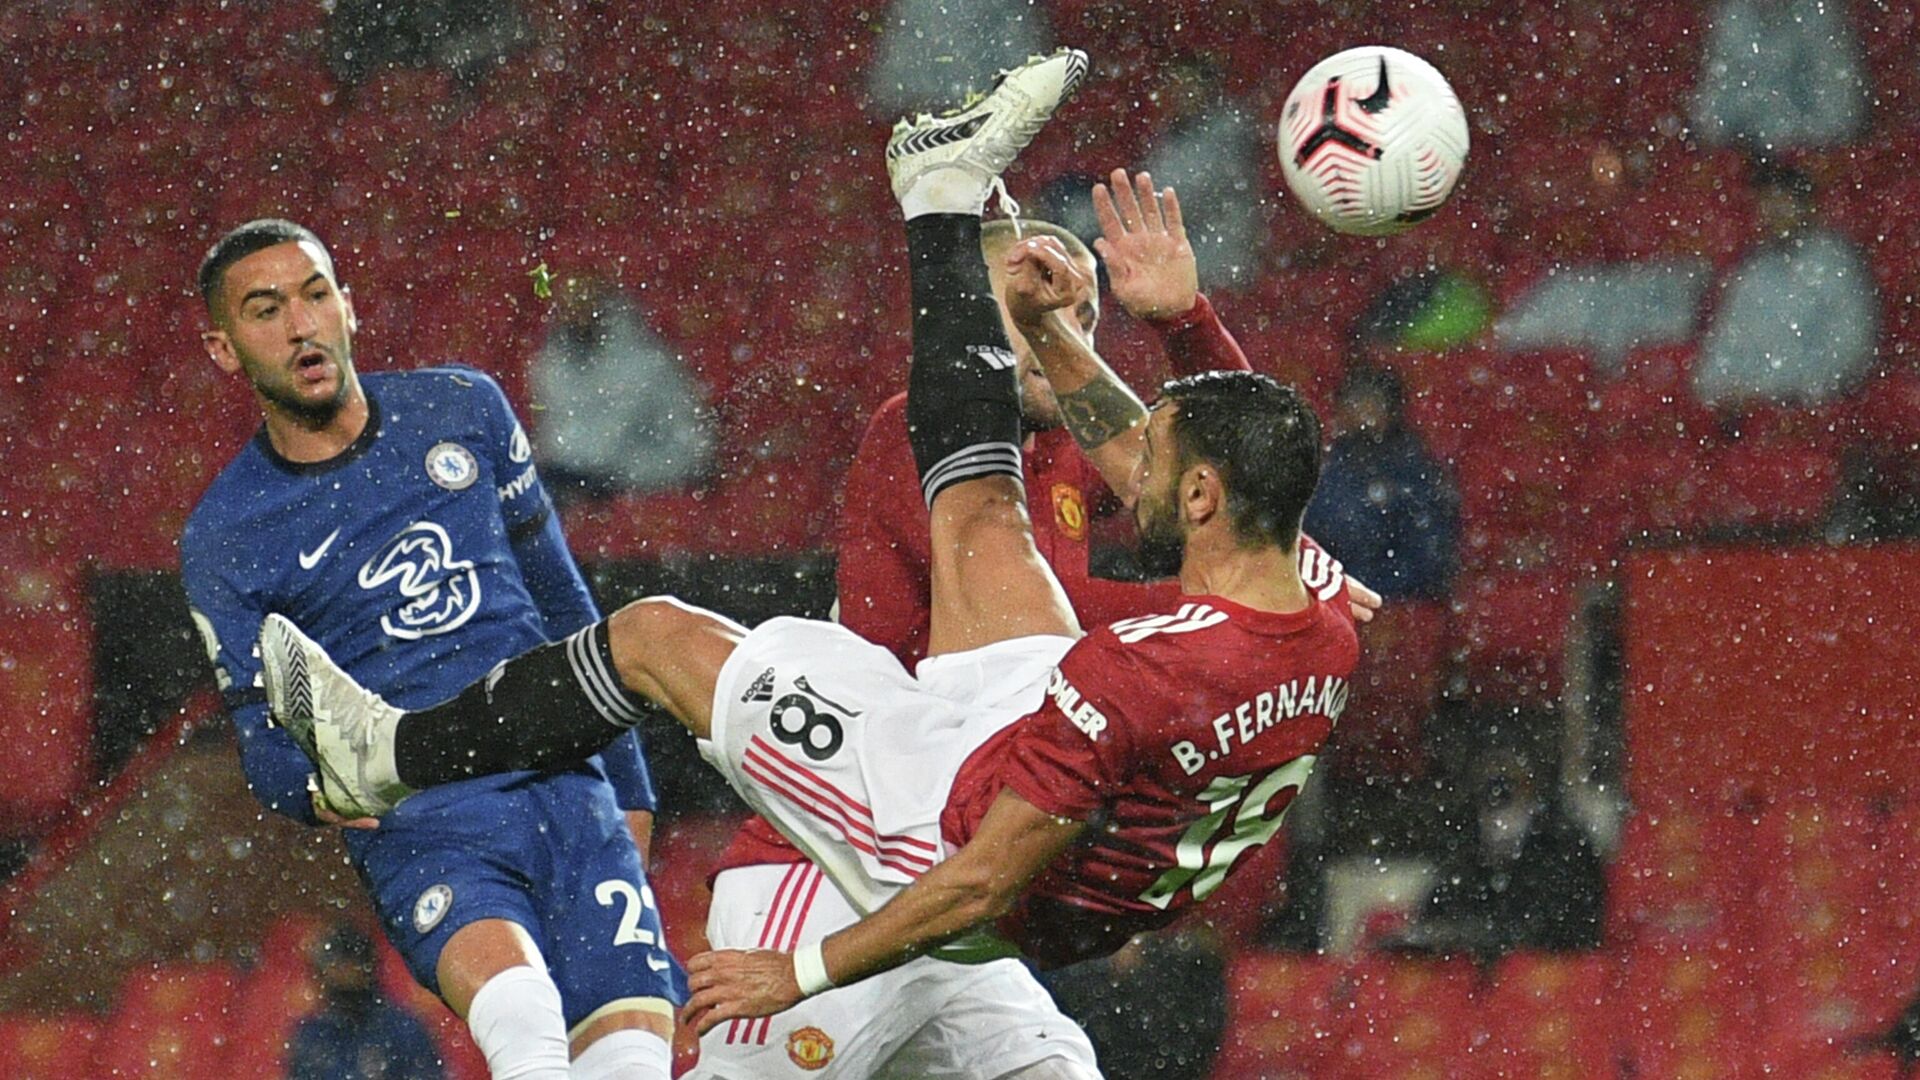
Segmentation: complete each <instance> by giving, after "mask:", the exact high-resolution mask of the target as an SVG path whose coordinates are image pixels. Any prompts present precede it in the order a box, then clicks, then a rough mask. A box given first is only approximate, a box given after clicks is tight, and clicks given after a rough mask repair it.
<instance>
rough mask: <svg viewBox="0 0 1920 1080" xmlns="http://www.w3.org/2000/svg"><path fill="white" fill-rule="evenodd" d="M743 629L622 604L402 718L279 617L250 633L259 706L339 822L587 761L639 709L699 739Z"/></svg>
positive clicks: (636, 717) (696, 614) (682, 609)
mask: <svg viewBox="0 0 1920 1080" xmlns="http://www.w3.org/2000/svg"><path fill="white" fill-rule="evenodd" d="M746 632H747V631H746V628H745V627H742V626H741V625H740V624H738V623H735V622H733V621H731V620H729V619H725V618H722V617H721V616H719V615H715V614H713V613H712V612H708V611H702V610H700V609H698V608H694V607H690V606H688V605H686V604H682V603H680V602H679V601H677V600H671V599H666V598H651V599H646V600H639V601H635V602H634V603H631V604H628V605H627V606H626V607H623V608H621V609H620V610H619V611H616V612H614V613H613V615H611V616H610V617H608V618H607V619H604V620H602V621H601V622H597V623H594V624H593V625H592V626H589V627H587V628H585V629H583V630H580V631H579V632H577V633H575V634H573V635H571V636H569V637H567V638H566V639H565V640H563V641H556V642H553V643H551V644H548V645H542V646H540V647H538V648H535V649H533V650H530V651H528V652H526V653H523V654H521V655H520V656H517V657H515V658H513V659H512V660H509V661H507V662H506V663H504V664H501V665H500V666H499V667H497V668H495V669H494V670H493V672H492V673H491V674H489V675H488V676H487V677H486V678H484V679H482V680H480V681H479V682H476V683H474V684H473V685H471V686H469V687H467V688H466V689H465V690H462V691H461V692H460V693H459V694H457V695H455V696H454V697H452V698H449V699H448V700H446V701H444V702H441V703H440V704H438V705H433V706H430V707H428V708H425V709H420V710H416V711H412V712H406V711H402V710H401V709H399V708H396V707H395V706H393V705H392V704H391V703H389V702H387V701H386V700H385V699H383V698H381V697H380V695H378V694H375V693H374V692H372V691H370V690H367V689H366V688H364V687H362V686H361V685H360V684H359V683H357V682H355V681H354V679H353V677H352V676H351V675H349V674H347V673H346V671H345V670H343V669H342V668H341V667H340V666H339V665H338V664H336V663H334V661H333V658H332V657H330V656H328V655H327V653H326V650H324V649H322V648H321V647H320V646H319V644H318V643H316V642H315V641H313V639H311V638H309V637H307V636H306V635H305V634H303V633H301V632H300V629H299V628H298V627H296V626H294V624H293V623H292V622H290V621H288V620H287V619H286V618H284V617H282V616H279V615H269V616H268V617H267V620H266V622H265V623H264V624H263V625H262V626H261V629H260V661H261V665H260V666H261V671H262V676H261V678H262V681H263V682H264V683H265V687H266V691H267V708H268V712H269V713H270V714H271V716H272V717H273V720H274V722H275V723H277V724H279V725H280V726H282V727H284V728H286V729H287V731H288V732H289V733H290V734H291V735H292V736H293V738H294V741H295V742H296V743H298V744H299V745H300V748H301V749H302V750H304V751H306V754H307V756H308V757H310V758H312V759H313V761H314V764H315V766H316V767H317V768H316V771H317V772H318V774H319V780H320V791H321V795H322V796H323V797H324V798H325V799H326V801H327V803H328V805H329V806H331V807H332V808H333V809H334V811H335V812H337V813H339V814H341V815H342V816H344V817H378V816H380V815H381V814H384V813H386V812H387V811H388V810H391V809H393V807H394V806H396V805H397V804H398V803H399V802H400V800H401V799H404V798H406V797H407V796H408V795H410V794H412V793H413V792H415V791H417V790H419V789H421V788H426V787H432V786H434V785H436V784H446V783H451V782H453V781H456V780H465V779H469V778H471V777H475V776H485V775H488V774H490V773H497V772H510V771H512V770H515V769H550V768H558V767H560V766H564V765H569V764H572V763H574V762H577V761H580V760H582V759H584V758H587V757H590V756H592V755H593V754H596V753H598V752H599V751H600V750H601V749H603V748H604V747H605V746H606V745H607V744H608V743H609V742H612V741H613V740H614V739H615V738H616V737H618V736H619V735H621V734H624V733H625V732H626V731H627V730H628V729H630V728H631V727H633V725H634V724H637V723H639V722H640V720H641V718H642V717H643V716H644V715H645V710H646V709H647V707H648V703H649V702H652V703H653V704H655V705H658V706H660V707H662V708H664V709H666V710H667V712H669V713H671V714H672V715H673V717H674V718H675V719H677V720H679V721H680V722H681V723H682V724H685V725H686V726H687V728H688V730H690V731H692V732H693V733H694V735H696V736H697V737H700V738H705V737H706V736H707V733H708V728H709V725H710V723H711V714H712V708H713V687H714V683H715V681H716V680H718V678H719V676H720V668H721V666H722V665H723V664H725V663H726V660H727V657H728V656H730V655H731V654H732V652H733V647H734V645H735V643H737V642H738V641H739V640H740V639H741V638H742V637H744V636H746Z"/></svg>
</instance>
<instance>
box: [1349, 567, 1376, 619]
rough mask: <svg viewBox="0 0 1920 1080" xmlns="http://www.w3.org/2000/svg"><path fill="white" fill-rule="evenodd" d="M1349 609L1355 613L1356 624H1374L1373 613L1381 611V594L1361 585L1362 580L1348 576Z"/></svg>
mask: <svg viewBox="0 0 1920 1080" xmlns="http://www.w3.org/2000/svg"><path fill="white" fill-rule="evenodd" d="M1347 607H1348V608H1349V609H1350V610H1352V612H1353V621H1354V622H1363V623H1364V622H1372V621H1373V613H1374V612H1376V611H1379V610H1380V594H1379V593H1377V592H1374V591H1373V590H1372V589H1369V588H1367V587H1366V586H1365V585H1362V584H1361V583H1360V579H1359V578H1356V577H1354V576H1353V575H1351V574H1349V575H1347Z"/></svg>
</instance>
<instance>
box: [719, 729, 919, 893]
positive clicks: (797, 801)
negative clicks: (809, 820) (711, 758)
mask: <svg viewBox="0 0 1920 1080" xmlns="http://www.w3.org/2000/svg"><path fill="white" fill-rule="evenodd" d="M775 756H776V757H777V755H775ZM764 757H765V755H758V754H755V753H754V749H753V748H752V747H749V748H748V749H747V753H746V755H745V756H744V757H743V758H742V759H741V763H740V768H741V771H742V772H744V773H746V774H747V775H748V776H750V777H752V778H753V779H754V780H756V781H759V783H760V784H761V786H763V787H765V788H766V789H767V790H769V791H772V792H773V793H774V794H776V795H780V796H783V797H784V798H786V800H787V801H788V802H791V803H793V804H794V805H795V806H798V807H799V808H800V809H802V810H805V811H806V812H808V813H809V814H812V815H813V816H814V817H817V818H819V819H820V820H821V821H824V822H826V823H827V824H828V825H831V826H833V827H834V829H835V830H837V831H838V832H839V833H840V837H841V839H843V840H845V841H846V842H847V843H848V844H850V845H852V846H853V847H854V848H857V849H858V850H860V851H864V852H866V853H867V854H869V855H872V856H873V857H874V858H875V859H877V860H879V861H880V863H881V865H883V866H888V867H891V868H893V869H895V870H899V871H900V872H901V873H904V874H909V875H912V876H915V877H918V876H919V875H921V874H923V873H925V872H927V871H928V870H929V869H931V868H932V867H933V860H932V859H929V858H926V857H925V856H922V855H917V854H914V853H913V852H910V851H900V850H897V849H896V848H895V846H894V845H893V841H894V840H896V839H897V838H896V837H883V836H880V835H878V834H877V833H875V832H874V830H873V826H872V825H870V824H868V823H867V822H866V821H862V820H860V819H859V818H856V817H854V816H852V815H851V814H849V813H848V812H847V811H846V810H845V809H843V808H842V807H841V806H839V805H837V804H836V803H834V802H833V801H831V800H829V799H827V798H825V797H824V796H822V795H820V794H819V793H818V792H816V791H812V790H810V789H808V788H807V787H806V786H804V783H803V782H800V781H796V780H794V779H791V778H790V777H788V776H787V775H785V774H784V773H781V772H778V771H776V770H778V768H779V765H778V763H777V762H770V761H765V760H764ZM856 833H857V834H858V835H855V834H856ZM863 836H864V837H870V838H872V841H873V842H872V843H869V842H868V841H867V840H863V839H861V837H863Z"/></svg>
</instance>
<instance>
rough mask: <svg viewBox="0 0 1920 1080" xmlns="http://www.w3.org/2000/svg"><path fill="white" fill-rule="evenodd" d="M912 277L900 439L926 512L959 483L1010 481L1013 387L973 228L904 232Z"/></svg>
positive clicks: (1016, 425)
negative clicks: (903, 436) (909, 451)
mask: <svg viewBox="0 0 1920 1080" xmlns="http://www.w3.org/2000/svg"><path fill="white" fill-rule="evenodd" d="M907 259H908V263H909V266H910V269H911V273H912V277H913V367H912V370H911V372H910V373H909V375H908V377H907V437H908V440H909V441H910V442H912V444H913V460H914V463H915V464H916V465H918V466H919V469H920V489H921V493H922V494H923V495H925V496H926V500H927V505H928V506H932V505H933V497H934V496H935V495H938V494H939V493H940V492H941V490H942V489H944V488H946V487H947V486H949V485H951V484H957V483H959V482H960V481H962V480H972V479H975V478H977V477H982V476H992V475H1005V476H1011V477H1013V478H1014V479H1016V480H1018V479H1020V475H1021V473H1020V437H1021V427H1020V386H1019V383H1018V381H1017V375H1016V373H1015V372H1014V358H1013V350H1012V349H1011V348H1010V347H1008V344H1007V335H1006V331H1005V329H1004V328H1003V327H1002V326H1001V323H1000V308H999V305H998V304H997V303H995V301H994V299H993V286H992V284H991V283H990V282H989V280H988V278H987V265H986V261H985V260H984V259H982V258H981V256H980V219H979V218H978V217H976V216H974V215H972V214H928V215H925V216H922V217H917V218H914V219H913V220H912V221H909V222H907Z"/></svg>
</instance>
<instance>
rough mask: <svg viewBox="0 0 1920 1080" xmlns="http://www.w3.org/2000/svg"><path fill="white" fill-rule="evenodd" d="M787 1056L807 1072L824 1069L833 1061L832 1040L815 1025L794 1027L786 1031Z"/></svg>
mask: <svg viewBox="0 0 1920 1080" xmlns="http://www.w3.org/2000/svg"><path fill="white" fill-rule="evenodd" d="M787 1057H788V1058H789V1059H790V1060H792V1062H793V1063H794V1064H795V1065H798V1066H800V1067H801V1068H803V1069H805V1070H807V1071H808V1072H813V1071H814V1070H815V1069H824V1068H826V1067H827V1066H828V1065H829V1064H830V1063H831V1062H832V1061H833V1040H832V1039H831V1038H829V1037H828V1036H827V1033H826V1032H824V1031H821V1030H820V1029H819V1028H817V1027H803V1028H796V1029H794V1030H793V1031H790V1032H788V1033H787Z"/></svg>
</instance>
